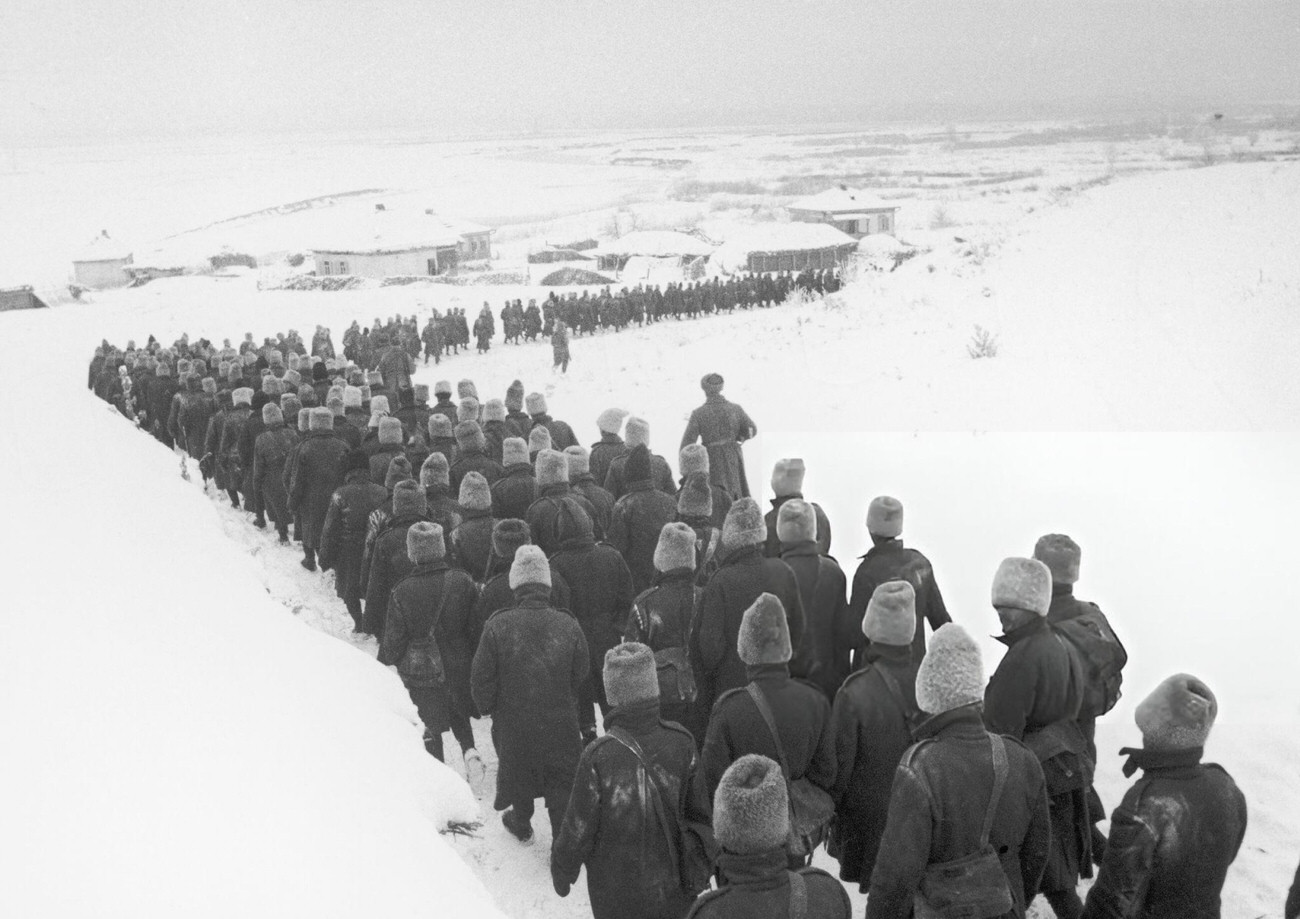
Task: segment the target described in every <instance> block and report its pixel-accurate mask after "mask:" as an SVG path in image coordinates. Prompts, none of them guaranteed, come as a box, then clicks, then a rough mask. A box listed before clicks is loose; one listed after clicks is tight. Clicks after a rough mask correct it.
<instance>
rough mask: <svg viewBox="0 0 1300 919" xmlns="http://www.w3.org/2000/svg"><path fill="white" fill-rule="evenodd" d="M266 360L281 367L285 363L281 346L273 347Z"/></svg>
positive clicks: (273, 365)
mask: <svg viewBox="0 0 1300 919" xmlns="http://www.w3.org/2000/svg"><path fill="white" fill-rule="evenodd" d="M266 362H267V363H268V364H270V365H271V366H272V367H279V366H282V365H283V364H284V352H283V351H281V350H280V349H279V348H272V349H271V353H270V354H268V355H267V356H266Z"/></svg>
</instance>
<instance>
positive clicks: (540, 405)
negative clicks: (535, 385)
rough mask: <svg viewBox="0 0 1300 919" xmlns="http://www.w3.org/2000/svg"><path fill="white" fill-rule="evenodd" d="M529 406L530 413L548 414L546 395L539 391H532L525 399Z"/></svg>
mask: <svg viewBox="0 0 1300 919" xmlns="http://www.w3.org/2000/svg"><path fill="white" fill-rule="evenodd" d="M524 404H525V405H526V406H528V414H530V415H544V414H546V397H545V396H543V395H542V394H541V393H539V392H530V393H529V394H528V398H527V399H525V400H524Z"/></svg>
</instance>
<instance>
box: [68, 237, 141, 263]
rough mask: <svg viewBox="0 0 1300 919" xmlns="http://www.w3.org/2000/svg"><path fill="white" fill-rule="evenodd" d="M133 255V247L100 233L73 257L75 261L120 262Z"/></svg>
mask: <svg viewBox="0 0 1300 919" xmlns="http://www.w3.org/2000/svg"><path fill="white" fill-rule="evenodd" d="M130 257H131V249H130V247H129V246H126V245H124V244H122V243H120V242H118V241H117V240H115V239H113V238H112V237H111V236H109V235H108V231H107V230H105V231H104V232H102V233H100V234H99V235H98V236H96V237H95V238H94V239H92V240H91V241H90V242H89V243H88V244H87V245H86V247H85V248H84V249H82V250H81V251H80V252H78V253H77V254H76V255H74V256H73V257H72V260H73V261H74V262H119V261H126V260H127V259H129V258H130Z"/></svg>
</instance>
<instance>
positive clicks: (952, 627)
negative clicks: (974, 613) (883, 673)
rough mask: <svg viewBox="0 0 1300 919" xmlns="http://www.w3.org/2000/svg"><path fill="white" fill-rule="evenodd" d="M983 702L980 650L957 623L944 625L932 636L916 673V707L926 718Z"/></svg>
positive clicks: (982, 662)
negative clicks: (926, 715)
mask: <svg viewBox="0 0 1300 919" xmlns="http://www.w3.org/2000/svg"><path fill="white" fill-rule="evenodd" d="M913 622H915V620H913ZM983 701H984V661H983V658H982V657H981V656H980V649H979V646H978V645H976V644H975V642H974V641H973V640H972V639H971V637H970V635H969V634H967V632H966V630H965V629H963V628H962V627H961V626H959V625H958V624H957V623H955V622H947V623H944V624H943V625H941V626H939V628H938V629H937V630H936V631H935V633H934V634H933V635H931V636H930V644H929V647H928V648H926V652H925V658H924V659H923V660H922V661H921V667H920V669H919V670H917V672H916V704H917V705H918V706H919V707H920V709H921V711H923V712H925V713H926V714H929V715H938V714H941V713H943V712H947V711H951V710H952V709H954V708H961V707H962V706H963V705H970V704H972V703H974V702H983Z"/></svg>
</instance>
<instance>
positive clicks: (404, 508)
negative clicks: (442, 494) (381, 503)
mask: <svg viewBox="0 0 1300 919" xmlns="http://www.w3.org/2000/svg"><path fill="white" fill-rule="evenodd" d="M428 510H429V503H428V501H427V500H426V499H425V497H424V489H423V488H421V487H420V485H419V483H417V482H416V481H415V479H403V480H402V481H400V482H398V483H397V484H396V485H394V486H393V516H394V517H407V516H410V515H412V514H417V515H420V516H423V515H424V514H426V513H427V512H428Z"/></svg>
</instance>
